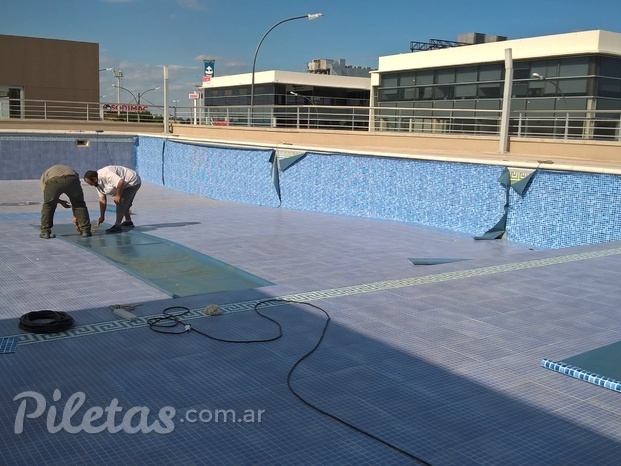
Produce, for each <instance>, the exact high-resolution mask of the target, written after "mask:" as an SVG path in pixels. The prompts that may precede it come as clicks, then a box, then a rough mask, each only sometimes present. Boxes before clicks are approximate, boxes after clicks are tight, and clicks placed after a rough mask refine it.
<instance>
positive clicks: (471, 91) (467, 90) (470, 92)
mask: <svg viewBox="0 0 621 466" xmlns="http://www.w3.org/2000/svg"><path fill="white" fill-rule="evenodd" d="M476 96H477V85H476V84H462V85H460V86H455V97H457V98H459V99H469V98H475V97H476Z"/></svg>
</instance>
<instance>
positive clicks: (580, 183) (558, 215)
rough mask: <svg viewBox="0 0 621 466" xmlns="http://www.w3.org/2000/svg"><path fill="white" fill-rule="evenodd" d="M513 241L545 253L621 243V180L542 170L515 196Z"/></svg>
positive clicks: (509, 222) (511, 218)
mask: <svg viewBox="0 0 621 466" xmlns="http://www.w3.org/2000/svg"><path fill="white" fill-rule="evenodd" d="M509 206H510V207H509V216H508V219H507V238H508V239H509V240H511V241H515V242H517V243H525V244H529V245H533V246H534V247H536V248H542V249H558V248H565V247H569V246H580V245H583V244H595V243H601V242H606V241H618V240H621V176H615V175H605V174H594V173H580V172H559V171H544V170H538V171H537V172H536V173H535V175H534V177H533V180H532V183H531V184H530V186H529V188H528V190H527V192H526V195H525V196H524V197H523V198H521V197H519V196H518V195H517V194H515V193H513V192H511V196H510V202H509Z"/></svg>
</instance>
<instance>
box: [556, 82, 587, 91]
mask: <svg viewBox="0 0 621 466" xmlns="http://www.w3.org/2000/svg"><path fill="white" fill-rule="evenodd" d="M557 84H558V87H559V88H560V90H561V92H562V93H563V94H565V95H585V94H586V93H587V78H583V79H559V80H558V82H557Z"/></svg>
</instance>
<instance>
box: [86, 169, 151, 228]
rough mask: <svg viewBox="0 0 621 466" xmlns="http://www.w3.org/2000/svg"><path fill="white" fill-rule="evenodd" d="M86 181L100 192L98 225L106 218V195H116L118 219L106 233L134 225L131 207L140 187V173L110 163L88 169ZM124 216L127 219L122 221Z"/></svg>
mask: <svg viewBox="0 0 621 466" xmlns="http://www.w3.org/2000/svg"><path fill="white" fill-rule="evenodd" d="M84 181H86V183H87V184H89V185H90V186H94V187H95V188H97V194H99V209H100V215H99V220H98V221H97V225H100V224H101V223H103V221H104V220H105V218H106V206H107V204H108V201H107V198H106V196H114V203H115V204H116V221H115V223H114V225H113V226H112V228H108V229H107V230H106V233H120V232H122V231H123V227H126V228H133V227H134V222H132V217H131V212H130V210H129V209H130V208H131V206H132V203H133V202H134V197H135V196H136V193H137V192H138V190H139V189H140V183H141V180H140V176H138V173H136V172H135V171H134V170H132V169H131V168H126V167H122V166H120V165H108V166H107V167H103V168H100V169H99V170H97V171H94V170H89V171H87V172H86V173H85V174H84ZM123 217H125V221H124V222H123V223H121V221H122V220H123Z"/></svg>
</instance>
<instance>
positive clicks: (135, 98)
mask: <svg viewBox="0 0 621 466" xmlns="http://www.w3.org/2000/svg"><path fill="white" fill-rule="evenodd" d="M112 86H113V87H116V88H117V89H118V90H119V92H120V90H121V89H123V90H124V91H127V92H129V93H130V94H131V95H132V97H133V98H134V100H135V101H136V104H137V105H138V110H137V111H136V117H137V120H138V123H140V99H141V98H142V96H143V95H145V94H146V93H147V92H149V91H157V90H158V89H159V87H152V88H151V89H147V90H146V91H144V92H139V93H138V95H136V94H134V93H133V92H132V91H130V90H129V89H126V88H124V87H123V86H115V85H114V84H113V85H112ZM119 105H120V104H119Z"/></svg>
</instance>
